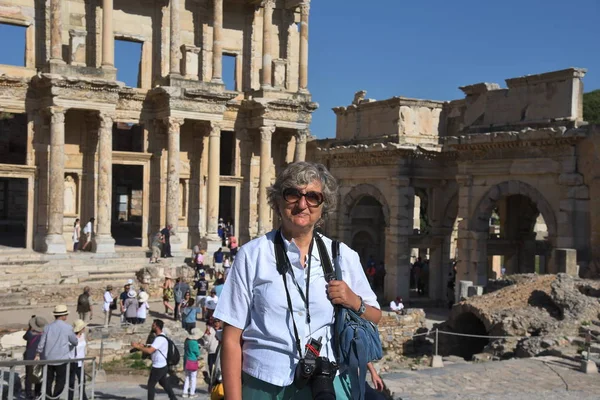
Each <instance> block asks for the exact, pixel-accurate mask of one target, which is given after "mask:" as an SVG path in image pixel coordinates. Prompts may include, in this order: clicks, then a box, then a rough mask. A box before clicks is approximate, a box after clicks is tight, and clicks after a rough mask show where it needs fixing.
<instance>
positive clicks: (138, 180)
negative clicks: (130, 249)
mask: <svg viewBox="0 0 600 400" xmlns="http://www.w3.org/2000/svg"><path fill="white" fill-rule="evenodd" d="M143 179H144V167H143V166H142V165H127V164H113V166H112V188H113V189H112V217H111V234H112V237H113V238H114V239H115V242H116V243H115V244H117V245H119V246H135V247H139V246H141V245H142V218H143V202H144V193H143V183H144V182H143Z"/></svg>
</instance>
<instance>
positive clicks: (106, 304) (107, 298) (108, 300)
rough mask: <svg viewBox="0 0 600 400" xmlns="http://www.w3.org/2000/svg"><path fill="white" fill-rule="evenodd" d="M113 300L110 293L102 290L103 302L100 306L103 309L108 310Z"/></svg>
mask: <svg viewBox="0 0 600 400" xmlns="http://www.w3.org/2000/svg"><path fill="white" fill-rule="evenodd" d="M112 302H113V297H112V294H110V292H109V291H108V290H107V291H106V292H104V304H103V306H102V310H103V311H110V303H112Z"/></svg>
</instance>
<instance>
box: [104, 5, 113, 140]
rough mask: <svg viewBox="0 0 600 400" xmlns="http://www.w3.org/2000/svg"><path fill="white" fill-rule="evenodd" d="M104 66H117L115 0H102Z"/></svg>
mask: <svg viewBox="0 0 600 400" xmlns="http://www.w3.org/2000/svg"><path fill="white" fill-rule="evenodd" d="M102 66H103V67H114V66H115V37H114V32H113V0H102ZM111 129H112V128H111Z"/></svg>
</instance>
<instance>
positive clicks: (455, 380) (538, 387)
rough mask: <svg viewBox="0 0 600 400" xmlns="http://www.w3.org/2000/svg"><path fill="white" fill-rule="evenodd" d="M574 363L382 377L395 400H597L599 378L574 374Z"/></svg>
mask: <svg viewBox="0 0 600 400" xmlns="http://www.w3.org/2000/svg"><path fill="white" fill-rule="evenodd" d="M578 366H579V363H578V362H574V361H570V360H564V359H561V358H556V357H540V358H531V359H516V360H509V361H502V362H488V363H482V364H454V365H448V366H446V367H444V368H440V369H427V370H423V371H407V372H402V373H395V374H388V375H385V376H383V378H384V380H385V382H386V385H387V386H388V387H389V388H390V390H391V392H392V393H393V394H394V398H395V399H402V400H425V399H444V400H449V399H461V400H475V399H486V400H500V399H502V400H509V399H510V400H521V399H522V400H537V399H539V400H542V399H544V400H546V399H557V400H558V399H561V400H562V399H579V400H586V399H595V400H597V399H600V375H598V374H595V375H586V374H584V373H582V372H579V371H578V369H577V368H578Z"/></svg>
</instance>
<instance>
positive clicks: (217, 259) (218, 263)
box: [213, 247, 225, 275]
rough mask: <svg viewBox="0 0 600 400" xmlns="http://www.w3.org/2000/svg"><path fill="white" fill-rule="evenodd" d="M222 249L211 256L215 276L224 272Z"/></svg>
mask: <svg viewBox="0 0 600 400" xmlns="http://www.w3.org/2000/svg"><path fill="white" fill-rule="evenodd" d="M224 256H225V255H224V254H223V248H222V247H219V250H217V251H215V253H214V254H213V268H214V269H215V275H219V272H220V273H223V272H225V271H224V270H223V257H224Z"/></svg>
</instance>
